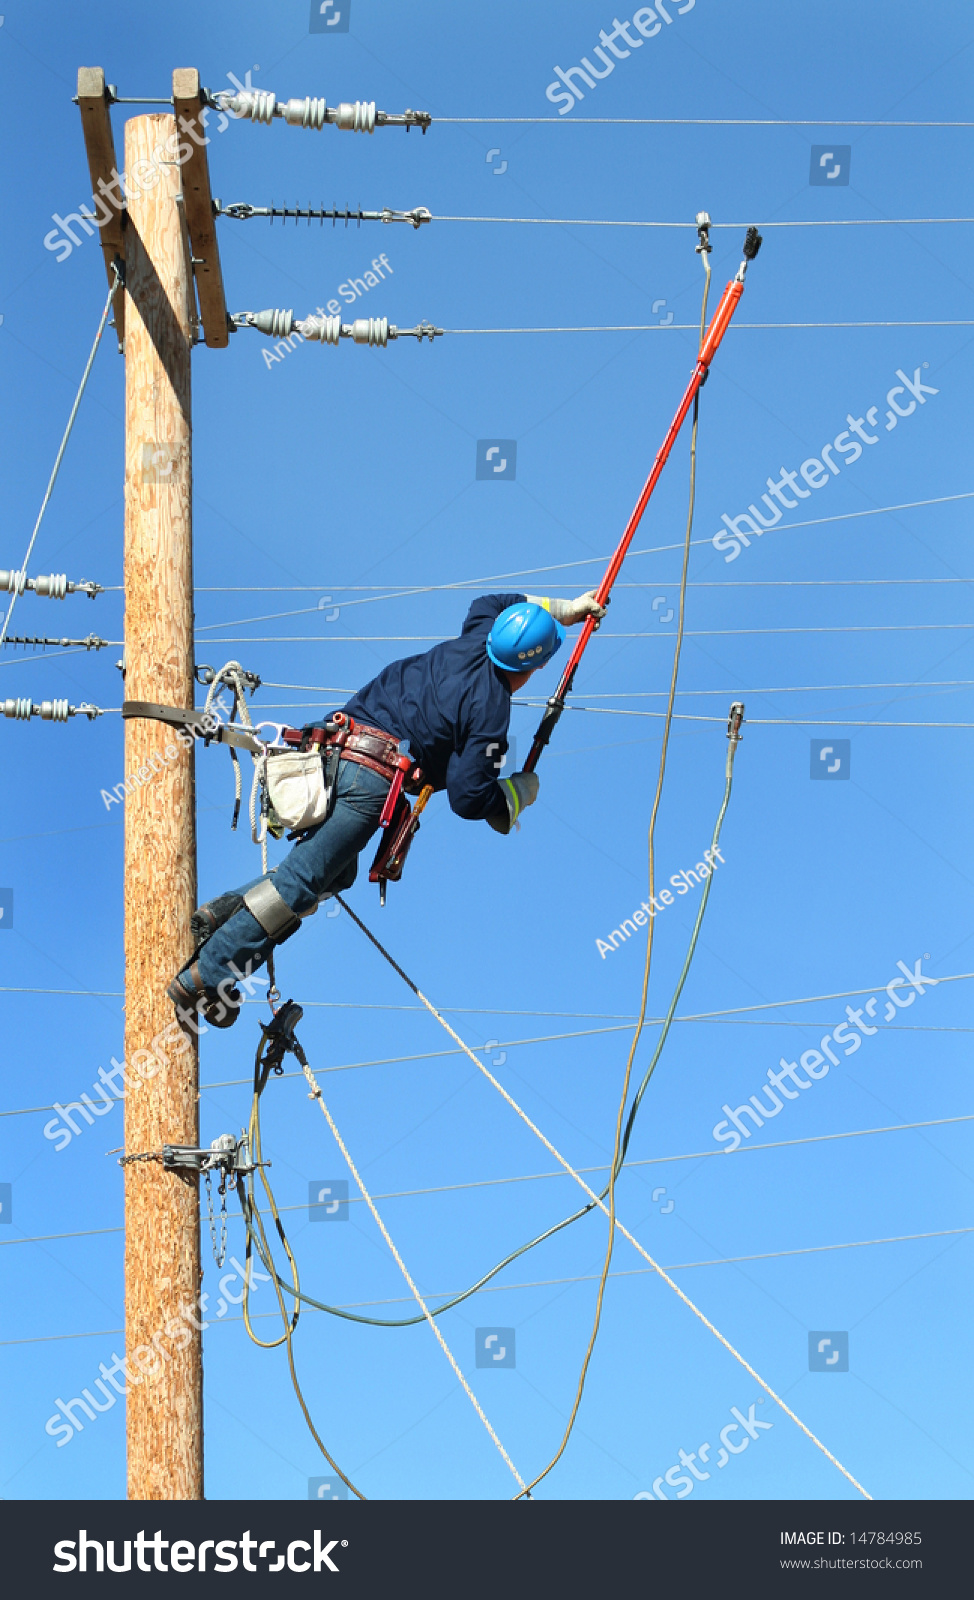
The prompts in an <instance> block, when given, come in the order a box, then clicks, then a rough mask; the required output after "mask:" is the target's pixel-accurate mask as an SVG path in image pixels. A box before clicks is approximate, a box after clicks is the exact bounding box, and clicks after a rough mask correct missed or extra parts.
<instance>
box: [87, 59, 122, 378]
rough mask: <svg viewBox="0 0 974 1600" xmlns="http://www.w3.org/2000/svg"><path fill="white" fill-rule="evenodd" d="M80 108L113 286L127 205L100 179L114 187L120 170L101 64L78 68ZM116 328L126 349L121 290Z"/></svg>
mask: <svg viewBox="0 0 974 1600" xmlns="http://www.w3.org/2000/svg"><path fill="white" fill-rule="evenodd" d="M78 109H79V111H80V112H81V126H82V129H83V132H84V136H85V154H86V155H87V157H88V171H89V172H90V174H91V193H92V199H93V200H94V202H95V215H96V217H97V218H98V219H99V220H100V221H101V222H102V223H103V225H102V226H100V227H99V229H98V232H99V235H100V240H101V249H102V255H103V256H104V258H105V271H106V273H107V274H108V286H109V288H111V286H112V284H113V283H114V282H115V272H114V268H113V266H112V263H113V261H114V260H115V257H116V256H117V255H118V256H121V258H122V260H123V261H124V260H125V230H124V210H123V205H115V204H113V203H111V202H110V201H108V200H106V199H105V197H104V195H103V194H102V192H101V190H100V189H99V188H98V180H99V179H101V180H102V181H103V182H104V184H105V185H106V187H107V188H108V189H109V190H111V189H112V184H113V182H114V177H113V174H114V173H115V171H116V159H115V139H114V137H113V135H112V118H111V112H110V111H109V109H108V101H107V100H106V98H105V73H104V70H103V69H102V68H101V67H79V68H78ZM114 193H115V194H116V196H117V198H118V200H119V201H122V202H123V204H124V197H123V195H122V192H121V190H120V189H118V188H116V189H115V190H114ZM115 332H116V334H117V336H118V348H119V349H120V350H122V349H124V347H125V304H124V296H123V295H122V294H121V293H119V294H117V295H116V297H115Z"/></svg>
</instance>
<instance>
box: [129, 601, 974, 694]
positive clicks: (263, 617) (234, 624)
mask: <svg viewBox="0 0 974 1600" xmlns="http://www.w3.org/2000/svg"><path fill="white" fill-rule="evenodd" d="M678 581H679V580H677V579H673V580H672V581H671V580H668V579H666V578H657V579H654V581H653V582H652V583H617V584H616V585H615V587H616V588H617V589H637V590H642V589H654V588H656V589H659V588H670V589H675V588H676V587H677V583H678ZM957 583H961V584H974V578H756V579H755V578H751V579H744V578H728V579H710V580H700V581H698V582H696V583H688V584H687V588H688V589H805V588H809V589H810V588H815V589H830V588H842V589H857V588H877V587H895V586H901V585H903V586H910V587H913V586H917V585H929V584H957ZM332 587H333V588H334V590H335V592H336V594H344V593H346V592H347V591H346V589H345V586H344V585H343V584H333V585H332ZM354 587H356V588H358V587H365V585H355V586H354ZM369 587H370V588H371V589H372V590H374V591H375V592H374V593H371V594H367V595H362V596H360V597H359V598H357V599H355V600H342V602H341V609H344V610H346V611H348V610H350V609H351V607H352V606H371V605H377V604H379V603H380V602H382V601H384V600H414V599H415V598H416V596H417V595H419V594H427V593H429V590H428V589H427V588H425V587H418V588H416V589H409V590H400V591H398V592H393V593H388V592H385V591H386V589H387V588H388V586H384V587H383V586H380V585H379V584H371V585H369ZM442 587H443V588H444V589H448V590H450V591H453V590H456V589H459V588H461V587H469V588H471V589H474V588H477V587H479V586H478V585H476V584H469V585H466V586H461V585H460V584H449V585H443V586H442ZM549 587H551V588H558V589H568V588H571V587H572V585H571V584H569V583H565V582H562V583H558V584H554V585H549ZM197 592H201V591H197ZM228 592H229V591H228ZM320 610H321V607H320V606H299V607H297V608H296V609H294V610H289V611H263V612H261V613H260V614H259V615H258V616H254V617H231V618H229V619H228V620H227V621H225V622H204V623H201V624H200V625H199V626H198V627H197V629H196V638H197V641H198V642H200V640H199V636H200V634H202V633H213V632H214V631H215V630H216V629H217V628H242V627H244V626H245V625H247V624H249V623H252V622H277V621H278V620H279V619H280V618H282V617H311V616H315V615H316V614H317V613H318V612H319V611H320ZM120 642H121V641H119V640H113V639H110V640H108V641H107V643H109V644H118V643H120ZM213 642H214V643H215V644H216V643H219V642H220V641H219V640H217V639H214V641H213ZM263 682H264V686H265V687H266V688H269V689H300V688H302V687H303V685H301V684H297V683H270V682H268V680H267V679H264V680H263ZM325 692H327V693H329V694H348V695H351V694H354V693H355V691H354V690H353V689H338V688H335V689H329V690H327V691H325ZM677 692H678V693H680V692H682V691H679V690H678V691H677Z"/></svg>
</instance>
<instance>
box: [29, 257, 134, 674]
mask: <svg viewBox="0 0 974 1600" xmlns="http://www.w3.org/2000/svg"><path fill="white" fill-rule="evenodd" d="M114 272H115V282H114V283H113V284H112V287H111V288H110V289H109V291H108V298H107V300H106V301H105V308H104V310H103V311H102V314H101V320H100V321H99V323H98V332H97V333H96V334H95V342H94V344H93V345H92V347H91V353H90V355H89V356H88V362H87V365H86V367H85V370H84V373H83V375H82V378H81V383H80V385H79V388H78V392H77V394H76V395H75V397H74V405H73V406H72V407H71V415H70V416H69V417H68V425H67V427H66V428H65V430H64V434H63V437H62V439H61V445H60V448H59V450H58V453H57V456H56V458H55V462H54V468H53V470H52V472H51V476H50V478H49V479H48V484H47V490H46V492H45V494H44V499H43V500H42V501H41V509H40V511H39V512H38V513H37V521H36V522H35V523H34V531H33V533H32V534H31V536H30V543H29V544H28V546H27V554H26V555H25V556H24V564H23V566H22V567H21V568H20V573H21V574H22V575H23V576H24V577H25V578H26V576H27V563H28V562H29V560H30V558H31V554H32V553H33V549H34V543H35V541H36V539H37V535H38V534H39V533H40V530H41V523H42V522H43V520H44V513H45V511H46V510H47V507H48V502H49V501H50V498H51V495H52V494H53V492H54V485H55V483H56V482H57V475H58V473H59V472H60V470H61V462H62V461H63V460H64V452H65V450H66V449H67V448H68V440H69V439H70V437H71V430H72V428H73V427H74V419H75V417H76V416H77V415H78V408H79V406H80V405H81V400H82V396H83V395H84V392H85V389H86V388H87V386H88V379H89V377H90V376H91V369H92V367H93V366H94V364H95V356H96V355H97V354H98V346H99V345H100V344H101V336H102V334H103V333H104V331H105V325H106V323H107V322H108V313H109V312H110V311H111V309H112V301H113V300H114V298H115V295H116V293H117V292H118V288H119V285H120V284H121V281H122V280H121V278H120V277H119V274H118V268H117V267H115V268H114ZM19 592H20V591H19V584H18V586H17V587H16V588H15V589H14V592H13V594H12V595H11V597H10V604H9V606H8V607H7V614H6V616H5V617H4V619H3V627H2V628H0V645H2V644H3V643H4V640H5V639H6V637H7V630H8V629H9V627H10V619H11V617H12V616H13V614H14V606H15V605H16V604H17V599H18V595H19Z"/></svg>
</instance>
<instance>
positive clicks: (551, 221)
mask: <svg viewBox="0 0 974 1600" xmlns="http://www.w3.org/2000/svg"><path fill="white" fill-rule="evenodd" d="M433 221H434V222H508V223H516V224H521V225H525V224H526V225H528V226H536V227H548V228H682V229H686V228H690V229H692V230H693V231H696V223H695V222H646V221H643V220H641V219H640V220H628V219H626V220H618V219H615V218H608V217H446V216H442V217H441V216H439V215H434V217H433ZM969 222H974V217H846V218H838V217H820V218H818V219H816V220H813V221H810V222H762V223H761V224H760V226H761V227H762V228H918V227H925V226H931V225H934V226H935V225H936V224H938V223H942V224H948V225H949V224H955V223H969ZM750 226H751V224H750V223H747V222H714V223H711V227H712V228H714V229H718V228H724V229H726V228H731V229H733V230H735V231H737V232H740V231H741V230H742V229H744V228H748V227H750ZM744 326H745V327H747V326H753V324H747V323H745V324H744ZM806 326H807V324H806ZM687 327H688V328H690V327H692V328H693V331H694V332H696V331H697V329H696V324H691V323H687ZM447 331H448V332H458V331H461V330H457V329H448V330H447Z"/></svg>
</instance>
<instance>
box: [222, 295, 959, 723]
mask: <svg viewBox="0 0 974 1600" xmlns="http://www.w3.org/2000/svg"><path fill="white" fill-rule="evenodd" d="M732 325H733V324H732ZM972 499H974V489H965V490H961V491H960V492H959V493H958V494H940V495H934V496H932V497H931V498H928V499H925V500H903V501H900V502H899V503H898V504H896V505H891V506H868V507H867V508H866V510H865V511H840V512H838V513H837V514H835V515H834V516H831V517H807V518H804V519H803V520H801V521H799V522H789V523H787V524H786V525H785V526H784V527H776V528H773V529H772V528H768V529H767V530H766V532H768V533H790V532H791V531H792V530H793V529H795V528H817V527H819V526H820V525H821V524H823V523H826V522H852V521H855V520H856V519H857V518H858V517H878V516H883V515H885V514H886V513H887V512H891V511H916V510H918V509H920V508H922V507H926V506H939V505H947V504H949V503H951V502H953V501H956V500H972ZM712 543H713V540H712V539H694V540H693V544H694V545H700V544H712ZM682 548H683V546H682V543H680V544H661V545H652V546H650V547H649V548H648V549H645V550H630V552H629V555H628V558H627V559H628V560H630V561H632V560H633V558H634V557H635V556H653V555H660V554H662V553H663V552H665V551H667V550H681V549H682ZM607 559H608V557H607V556H604V555H601V556H576V557H575V559H574V560H572V561H555V562H549V563H548V564H547V565H545V566H537V567H521V568H519V569H518V570H516V571H514V572H495V573H491V574H490V575H489V576H487V577H482V578H463V579H458V580H457V581H455V582H453V583H427V584H412V585H408V586H406V585H401V584H400V585H395V584H390V585H385V584H384V585H382V586H381V587H383V588H391V589H393V590H395V591H396V593H395V594H393V595H386V596H385V598H386V599H394V598H397V597H398V595H399V594H401V595H403V596H405V597H411V596H413V595H416V594H433V593H437V592H444V593H445V592H447V591H449V590H452V589H474V588H480V587H481V586H483V585H487V584H491V583H503V582H506V581H507V580H508V579H509V578H529V577H533V576H534V575H536V574H537V573H539V572H561V571H565V570H567V569H568V568H569V567H585V566H592V565H595V564H599V565H602V566H604V565H605V562H606V560H607ZM332 587H334V588H338V589H339V590H341V591H347V590H348V589H355V588H361V587H368V588H370V589H371V588H373V587H376V586H375V585H371V584H370V585H368V586H365V585H346V584H333V585H332ZM327 588H328V584H327V583H318V584H286V585H282V586H280V587H279V588H277V589H271V588H268V587H267V586H266V585H265V584H237V585H233V586H230V585H227V584H210V585H199V586H197V588H196V590H195V592H196V593H197V594H252V593H260V594H298V593H300V592H302V591H304V590H307V592H308V593H309V594H311V593H315V594H320V593H321V592H322V590H323V589H327ZM315 609H316V610H317V609H318V608H317V607H315ZM277 687H278V688H280V687H285V688H286V687H287V685H283V686H282V685H280V684H279V685H277ZM336 692H338V693H344V692H345V691H344V690H339V691H336Z"/></svg>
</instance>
